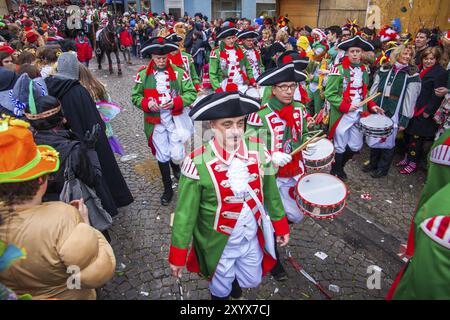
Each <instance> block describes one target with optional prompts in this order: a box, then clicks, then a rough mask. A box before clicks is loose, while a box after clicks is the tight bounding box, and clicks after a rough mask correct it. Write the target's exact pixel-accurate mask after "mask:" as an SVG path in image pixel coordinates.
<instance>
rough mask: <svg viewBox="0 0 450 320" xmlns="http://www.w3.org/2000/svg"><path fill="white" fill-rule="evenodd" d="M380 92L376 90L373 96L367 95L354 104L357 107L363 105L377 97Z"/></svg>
mask: <svg viewBox="0 0 450 320" xmlns="http://www.w3.org/2000/svg"><path fill="white" fill-rule="evenodd" d="M380 94H381V92H377V93H375V94H374V95H373V96H370V97H367V98H366V99H364V100H363V101H361V102H360V103H358V104H357V105H356V106H357V107H358V108H359V107H361V106H363V105H365V104H366V103H367V102H369V101H371V100H373V99H375V98H377V97H378V96H379V95H380Z"/></svg>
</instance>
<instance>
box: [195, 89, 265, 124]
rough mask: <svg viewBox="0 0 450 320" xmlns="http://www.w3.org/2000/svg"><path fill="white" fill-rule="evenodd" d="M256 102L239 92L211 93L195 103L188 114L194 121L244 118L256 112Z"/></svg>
mask: <svg viewBox="0 0 450 320" xmlns="http://www.w3.org/2000/svg"><path fill="white" fill-rule="evenodd" d="M259 108H260V103H259V101H258V100H256V99H253V98H251V97H249V96H246V95H244V94H242V93H240V92H239V91H231V92H219V93H212V94H210V95H208V96H205V97H204V98H202V99H201V100H199V101H197V102H196V103H195V104H194V105H193V106H192V109H191V111H190V112H189V116H190V117H191V118H192V120H194V121H204V120H216V119H224V118H234V117H240V116H244V115H246V114H250V113H253V112H256V111H258V110H259Z"/></svg>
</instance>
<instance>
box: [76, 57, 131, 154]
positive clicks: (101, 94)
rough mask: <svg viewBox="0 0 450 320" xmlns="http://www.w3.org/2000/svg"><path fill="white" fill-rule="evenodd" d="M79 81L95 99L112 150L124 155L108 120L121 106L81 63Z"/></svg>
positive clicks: (117, 112)
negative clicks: (114, 101)
mask: <svg viewBox="0 0 450 320" xmlns="http://www.w3.org/2000/svg"><path fill="white" fill-rule="evenodd" d="M80 83H81V85H82V86H83V87H85V88H86V90H87V91H89V93H90V95H91V97H92V99H93V100H94V101H95V104H96V106H97V110H98V112H99V113H100V116H101V117H102V120H103V121H104V122H105V126H106V130H105V132H106V136H107V137H108V141H109V145H110V146H111V149H112V151H113V152H115V153H117V154H119V155H120V156H124V155H125V152H124V150H123V147H122V145H121V144H120V142H119V139H117V137H116V136H114V133H113V130H112V126H111V124H110V121H111V120H112V119H114V117H116V116H117V115H118V114H119V113H120V112H121V111H122V108H121V107H120V106H118V105H116V104H115V103H113V102H112V100H111V96H110V95H109V94H108V91H106V87H105V85H104V84H103V83H101V82H100V81H98V80H97V79H96V78H95V77H94V76H93V74H92V73H91V71H90V70H89V69H88V68H86V66H84V65H83V64H81V63H80Z"/></svg>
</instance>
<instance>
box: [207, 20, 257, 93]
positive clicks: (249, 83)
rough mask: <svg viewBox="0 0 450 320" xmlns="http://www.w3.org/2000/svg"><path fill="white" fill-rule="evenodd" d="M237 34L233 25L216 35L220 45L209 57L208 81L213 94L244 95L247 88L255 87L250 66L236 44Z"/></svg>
mask: <svg viewBox="0 0 450 320" xmlns="http://www.w3.org/2000/svg"><path fill="white" fill-rule="evenodd" d="M237 33H238V29H236V28H235V27H234V26H233V25H229V26H228V27H225V28H223V29H222V30H221V31H220V33H219V34H218V35H217V40H221V41H220V44H219V46H218V47H216V48H214V49H213V50H212V51H211V54H210V56H209V79H210V81H211V86H212V88H213V90H214V91H215V92H224V91H226V92H230V91H240V92H241V93H245V92H246V91H247V90H248V89H249V87H256V81H255V78H254V76H253V70H252V66H251V65H250V63H249V62H248V59H247V56H246V55H245V53H244V52H243V50H242V48H241V47H240V46H239V45H238V44H237V43H236V40H237V38H236V34H237Z"/></svg>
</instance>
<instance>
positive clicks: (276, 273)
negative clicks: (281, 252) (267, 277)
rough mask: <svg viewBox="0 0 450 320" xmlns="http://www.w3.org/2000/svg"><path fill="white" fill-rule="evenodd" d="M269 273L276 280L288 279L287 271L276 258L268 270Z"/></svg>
mask: <svg viewBox="0 0 450 320" xmlns="http://www.w3.org/2000/svg"><path fill="white" fill-rule="evenodd" d="M270 274H271V275H272V277H273V278H274V279H275V280H276V281H279V282H283V281H286V280H287V279H288V276H287V273H286V271H285V270H284V267H283V265H282V264H281V262H280V260H279V259H278V260H277V264H276V265H275V266H274V267H273V268H272V270H271V271H270Z"/></svg>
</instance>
